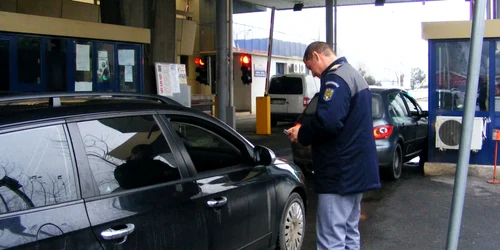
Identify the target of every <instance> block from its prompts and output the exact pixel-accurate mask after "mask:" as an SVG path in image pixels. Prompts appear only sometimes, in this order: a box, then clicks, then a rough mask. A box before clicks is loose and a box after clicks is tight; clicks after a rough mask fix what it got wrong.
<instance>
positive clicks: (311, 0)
mask: <svg viewBox="0 0 500 250" xmlns="http://www.w3.org/2000/svg"><path fill="white" fill-rule="evenodd" d="M239 1H240V2H245V3H248V4H255V5H260V6H264V7H268V8H271V7H273V6H274V7H276V10H290V9H293V6H294V5H295V4H296V3H302V4H304V8H318V7H325V0H239ZM425 1H437V0H425ZM409 2H424V1H423V0H385V3H386V4H389V3H409ZM349 5H375V0H337V6H349Z"/></svg>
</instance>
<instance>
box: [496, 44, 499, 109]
mask: <svg viewBox="0 0 500 250" xmlns="http://www.w3.org/2000/svg"><path fill="white" fill-rule="evenodd" d="M495 111H496V112H500V41H499V42H496V50H495Z"/></svg>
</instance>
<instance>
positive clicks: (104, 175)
mask: <svg viewBox="0 0 500 250" xmlns="http://www.w3.org/2000/svg"><path fill="white" fill-rule="evenodd" d="M305 190H306V189H305V185H304V176H303V174H302V172H301V171H300V169H299V168H297V167H296V166H295V165H293V164H288V163H286V162H284V161H281V160H279V159H276V157H275V155H274V153H273V152H272V151H271V150H269V149H267V148H265V147H262V146H253V145H252V144H251V143H250V142H248V141H247V140H246V139H245V138H243V137H242V136H241V135H240V134H238V133H237V132H236V131H234V130H233V129H232V128H231V127H229V126H227V125H226V124H225V123H223V122H221V121H219V120H218V119H216V118H213V117H212V116H210V115H207V114H205V113H203V112H201V111H196V110H193V109H190V108H187V107H183V106H181V105H179V104H178V103H176V102H174V101H172V100H170V99H168V98H165V97H160V96H153V95H143V94H124V93H121V94H120V93H70V94H38V95H22V96H3V97H1V98H0V248H1V249H4V248H13V249H144V250H145V249H196V250H201V249H217V250H220V249H231V250H233V249H275V247H276V246H279V249H300V246H301V244H302V242H303V238H304V230H305V218H306V217H305V212H306V210H305V209H306V201H307V199H306V192H305Z"/></svg>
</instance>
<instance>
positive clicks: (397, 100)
mask: <svg viewBox="0 0 500 250" xmlns="http://www.w3.org/2000/svg"><path fill="white" fill-rule="evenodd" d="M387 97H388V98H389V115H391V116H392V117H406V116H408V110H407V109H406V106H405V103H404V101H403V99H402V98H401V96H400V95H399V93H396V92H394V93H390V94H389V95H387Z"/></svg>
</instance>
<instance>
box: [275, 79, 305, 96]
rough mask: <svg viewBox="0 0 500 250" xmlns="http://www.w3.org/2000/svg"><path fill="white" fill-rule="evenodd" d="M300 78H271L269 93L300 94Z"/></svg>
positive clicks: (301, 90) (301, 89)
mask: <svg viewBox="0 0 500 250" xmlns="http://www.w3.org/2000/svg"><path fill="white" fill-rule="evenodd" d="M302 93H303V88H302V78H300V77H290V76H279V77H274V78H273V79H271V84H270V85H269V94H278V95H302Z"/></svg>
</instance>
